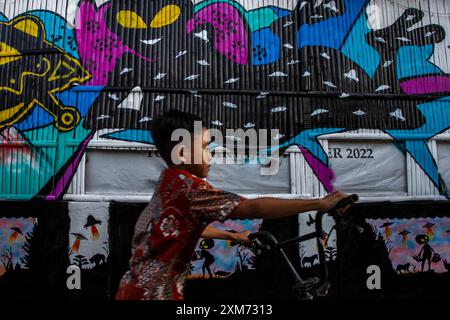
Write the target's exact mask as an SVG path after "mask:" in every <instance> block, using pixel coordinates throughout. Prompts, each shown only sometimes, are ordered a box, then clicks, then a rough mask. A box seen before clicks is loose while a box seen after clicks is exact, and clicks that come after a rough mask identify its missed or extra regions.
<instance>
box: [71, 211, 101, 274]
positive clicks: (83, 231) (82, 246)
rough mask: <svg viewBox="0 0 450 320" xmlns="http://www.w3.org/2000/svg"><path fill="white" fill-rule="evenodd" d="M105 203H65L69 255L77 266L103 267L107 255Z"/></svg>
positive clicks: (89, 268) (82, 267) (99, 268)
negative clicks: (67, 211)
mask: <svg viewBox="0 0 450 320" xmlns="http://www.w3.org/2000/svg"><path fill="white" fill-rule="evenodd" d="M108 209H109V206H108V204H106V203H85V202H71V203H70V204H69V216H70V220H71V223H70V234H69V245H70V247H69V249H68V253H69V259H70V262H71V263H72V264H74V265H77V266H79V267H80V269H81V270H92V269H95V270H97V271H99V270H106V262H107V260H108V255H109V245H108V232H107V230H108Z"/></svg>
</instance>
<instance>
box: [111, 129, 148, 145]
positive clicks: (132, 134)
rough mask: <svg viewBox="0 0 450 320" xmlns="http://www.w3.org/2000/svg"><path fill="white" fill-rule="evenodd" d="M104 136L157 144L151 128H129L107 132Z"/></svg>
mask: <svg viewBox="0 0 450 320" xmlns="http://www.w3.org/2000/svg"><path fill="white" fill-rule="evenodd" d="M102 138H107V139H115V140H124V141H133V142H141V143H147V144H155V143H154V141H153V137H152V133H151V132H150V130H138V129H128V130H122V131H118V132H113V133H108V134H105V135H103V136H102Z"/></svg>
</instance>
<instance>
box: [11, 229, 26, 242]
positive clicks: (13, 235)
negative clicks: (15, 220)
mask: <svg viewBox="0 0 450 320" xmlns="http://www.w3.org/2000/svg"><path fill="white" fill-rule="evenodd" d="M10 229H11V230H12V231H13V233H12V234H11V235H10V236H9V238H8V243H9V244H12V243H13V242H14V241H16V239H17V237H18V236H19V234H21V235H23V233H22V230H20V228H18V227H12V228H10Z"/></svg>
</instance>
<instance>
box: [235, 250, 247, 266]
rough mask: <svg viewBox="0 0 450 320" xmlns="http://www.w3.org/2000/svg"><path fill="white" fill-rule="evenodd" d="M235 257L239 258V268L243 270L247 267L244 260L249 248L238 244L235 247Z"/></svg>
mask: <svg viewBox="0 0 450 320" xmlns="http://www.w3.org/2000/svg"><path fill="white" fill-rule="evenodd" d="M235 255H236V257H238V258H239V261H240V270H241V271H245V270H248V267H247V265H246V263H245V260H246V259H247V257H248V255H249V250H248V248H247V247H246V246H244V245H243V244H239V245H238V246H237V247H236V253H235Z"/></svg>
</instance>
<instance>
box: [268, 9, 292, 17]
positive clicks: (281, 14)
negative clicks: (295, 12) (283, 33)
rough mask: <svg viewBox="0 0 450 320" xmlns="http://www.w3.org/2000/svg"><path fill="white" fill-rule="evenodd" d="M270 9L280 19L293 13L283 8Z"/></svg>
mask: <svg viewBox="0 0 450 320" xmlns="http://www.w3.org/2000/svg"><path fill="white" fill-rule="evenodd" d="M270 9H272V11H273V12H275V14H276V15H277V16H278V17H280V18H283V17H286V16H288V15H290V14H291V12H292V11H289V10H286V9H283V8H279V7H270Z"/></svg>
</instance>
